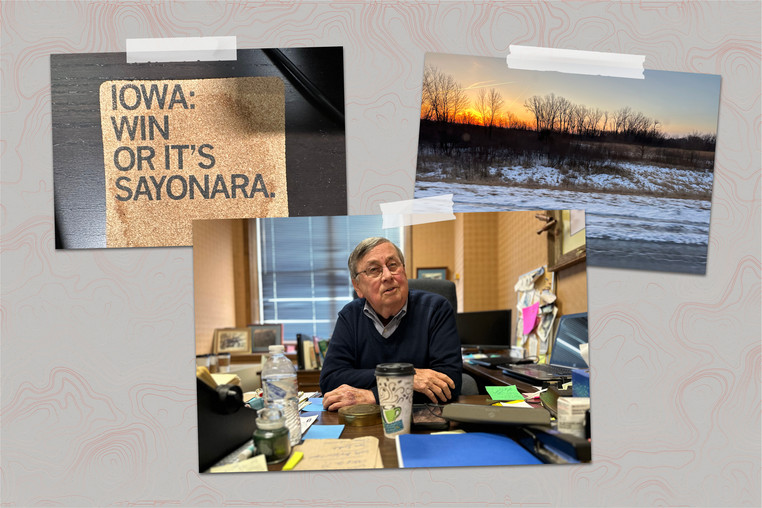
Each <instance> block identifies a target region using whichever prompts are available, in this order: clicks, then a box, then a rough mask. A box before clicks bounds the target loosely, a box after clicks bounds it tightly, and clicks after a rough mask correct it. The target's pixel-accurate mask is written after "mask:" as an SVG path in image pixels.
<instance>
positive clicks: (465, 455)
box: [396, 432, 542, 467]
mask: <svg viewBox="0 0 762 508" xmlns="http://www.w3.org/2000/svg"><path fill="white" fill-rule="evenodd" d="M396 440H397V461H398V462H399V467H459V466H514V465H519V464H542V461H541V460H540V459H538V458H537V457H535V456H534V455H532V454H531V453H530V452H528V451H527V450H525V449H524V448H523V447H522V446H521V445H520V444H518V443H517V442H516V441H514V440H513V439H511V438H509V437H506V436H501V435H499V434H489V433H485V432H470V433H465V434H436V435H431V434H403V435H401V436H397V437H396Z"/></svg>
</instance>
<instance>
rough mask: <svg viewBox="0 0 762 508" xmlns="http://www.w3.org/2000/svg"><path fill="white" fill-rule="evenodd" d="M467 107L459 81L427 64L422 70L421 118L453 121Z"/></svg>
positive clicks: (464, 94) (466, 100) (466, 99)
mask: <svg viewBox="0 0 762 508" xmlns="http://www.w3.org/2000/svg"><path fill="white" fill-rule="evenodd" d="M466 108H468V98H467V97H466V93H465V91H464V90H463V88H462V87H461V86H460V83H458V82H456V81H455V78H453V77H452V76H450V75H449V74H445V73H443V72H441V71H439V70H438V69H437V68H436V67H434V66H432V65H427V66H426V68H425V69H424V71H423V89H422V91H421V118H422V119H424V120H434V121H437V122H453V121H455V120H456V119H457V118H458V115H459V114H460V113H461V112H462V111H463V110H465V109H466Z"/></svg>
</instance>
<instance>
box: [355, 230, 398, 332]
mask: <svg viewBox="0 0 762 508" xmlns="http://www.w3.org/2000/svg"><path fill="white" fill-rule="evenodd" d="M390 263H397V264H398V265H399V267H400V268H399V271H398V272H397V273H396V274H392V273H391V272H389V269H388V268H387V265H388V264H390ZM372 267H379V268H381V269H382V270H381V276H380V277H377V278H373V277H370V276H369V275H367V274H366V273H360V274H359V275H358V276H357V278H355V279H352V285H353V286H354V288H355V291H356V292H357V295H358V296H359V297H360V298H365V299H366V300H367V301H368V303H369V304H370V306H371V307H373V310H375V311H376V313H377V314H378V315H379V316H381V317H382V318H389V317H392V316H394V315H395V314H397V312H399V311H400V309H401V308H402V306H403V305H404V304H405V302H406V301H407V275H405V267H404V266H402V261H401V260H400V258H399V257H398V256H397V250H396V249H395V248H394V245H392V244H391V243H388V242H384V243H382V244H379V245H376V246H375V247H373V249H371V250H370V252H368V253H367V254H366V255H365V256H363V257H362V258H361V259H360V261H359V262H358V263H357V271H358V272H362V271H365V270H367V269H369V268H372Z"/></svg>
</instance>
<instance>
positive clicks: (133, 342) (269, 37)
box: [0, 1, 762, 506]
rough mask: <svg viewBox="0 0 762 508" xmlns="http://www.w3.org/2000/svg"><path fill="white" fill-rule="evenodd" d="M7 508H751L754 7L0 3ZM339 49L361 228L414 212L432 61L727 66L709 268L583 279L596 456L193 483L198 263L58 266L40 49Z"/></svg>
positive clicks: (105, 256) (756, 137)
mask: <svg viewBox="0 0 762 508" xmlns="http://www.w3.org/2000/svg"><path fill="white" fill-rule="evenodd" d="M1 9H2V11H1V12H2V117H1V118H2V143H0V150H1V151H2V203H1V205H0V227H1V228H2V229H1V231H2V239H1V240H0V253H1V254H2V309H1V310H2V323H1V325H0V330H1V331H2V401H0V428H1V429H2V430H1V432H2V435H1V437H2V465H1V466H2V468H1V470H0V472H1V475H2V485H1V488H2V490H1V491H0V492H1V494H0V495H1V496H2V504H4V505H6V504H7V505H24V506H26V505H41V504H46V505H48V504H57V505H111V504H117V505H127V504H159V505H163V504H168V505H194V504H207V505H209V504H213V505H219V504H253V505H264V504H268V503H269V502H275V501H276V500H285V502H286V504H288V505H292V506H312V505H321V506H350V505H362V506H369V505H372V506H376V505H382V506H383V505H386V506H400V505H404V506H412V505H416V504H420V505H428V506H434V505H446V506H484V505H501V504H516V505H519V504H520V505H531V506H545V505H584V506H592V505H598V506H611V505H665V504H666V505H711V506H727V505H752V506H759V505H760V503H761V502H762V500H761V499H760V427H761V426H760V366H761V365H762V362H761V361H760V360H761V358H760V356H761V355H760V336H761V324H760V292H761V289H760V250H761V246H760V236H761V235H760V232H761V231H762V224H760V204H761V202H762V199H761V197H760V134H761V130H762V129H760V95H761V94H760V82H761V81H760V3H759V2H756V1H755V2H747V3H742V2H739V3H731V2H718V3H710V2H698V1H697V2H680V3H657V2H645V3H639V2H638V3H629V2H620V3H613V2H612V3H609V2H601V3H596V2H573V3H569V4H566V3H564V4H562V3H544V2H516V3H504V4H503V3H490V4H471V3H455V2H445V3H441V4H440V3H431V4H397V3H391V2H380V3H375V4H359V3H331V4H328V3H319V4H307V5H289V4H283V5H280V4H275V5H269V4H268V5H262V4H255V3H249V4H245V3H236V4H230V5H223V4H219V5H218V4H216V3H209V4H207V3H197V2H192V3H181V4H174V3H173V4H165V3H154V2H152V3H137V4H128V5H116V4H100V3H98V4H95V3H89V2H88V3H86V2H82V3H64V2H57V3H51V4H43V3H22V2H3V3H2V7H1ZM202 35H235V36H237V37H238V45H239V47H246V48H257V47H288V46H312V45H315V46H327V45H342V46H344V59H345V86H346V116H347V123H346V127H347V161H348V168H347V169H348V189H349V194H350V197H349V210H350V213H376V212H378V211H379V208H378V205H379V203H382V202H384V201H389V200H398V199H409V198H411V197H412V191H413V178H414V164H415V157H416V145H417V129H418V109H419V96H420V86H421V77H422V72H423V68H422V66H423V57H424V53H425V52H427V51H430V52H442V53H466V54H474V55H487V56H501V55H505V54H506V52H507V50H508V45H509V44H522V45H530V46H546V47H558V48H569V49H583V50H595V51H608V52H617V53H633V54H644V55H645V56H646V59H645V66H646V67H647V68H651V69H662V70H674V71H685V72H701V73H715V74H721V75H722V78H723V81H722V100H721V105H720V125H719V134H718V141H719V143H718V150H717V163H716V173H715V186H714V198H713V209H712V219H711V220H712V222H711V233H710V242H709V257H708V265H707V273H706V275H705V276H688V275H676V274H664V273H648V272H634V271H622V270H610V269H595V268H591V269H589V272H588V289H589V309H590V318H591V330H590V331H591V335H590V345H591V357H592V358H593V362H594V365H595V367H594V369H593V375H592V392H593V408H592V409H593V434H594V437H595V442H594V445H593V454H594V455H593V463H592V464H589V465H584V466H576V467H575V466H572V467H568V466H567V467H560V466H546V467H512V468H498V467H487V468H470V469H458V468H444V469H431V470H402V471H393V470H390V471H377V472H326V473H293V474H281V473H277V474H267V475H261V476H258V475H251V474H239V475H216V476H209V475H205V476H201V475H199V473H198V472H197V462H196V428H195V425H196V423H195V420H196V416H195V403H194V394H195V385H194V374H193V372H194V368H193V365H194V358H193V357H194V344H193V334H194V330H193V291H192V284H193V279H192V266H191V265H192V263H191V259H192V258H191V250H190V248H155V249H113V250H105V249H104V250H81V251H59V252H56V251H55V249H54V239H53V188H52V185H53V171H52V156H51V154H52V149H51V143H52V141H51V125H50V123H51V119H50V75H49V74H50V71H49V55H50V54H51V53H65V52H76V53H82V52H103V51H109V52H111V51H124V50H125V39H126V38H137V37H172V36H202Z"/></svg>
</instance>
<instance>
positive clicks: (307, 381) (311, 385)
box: [296, 369, 320, 392]
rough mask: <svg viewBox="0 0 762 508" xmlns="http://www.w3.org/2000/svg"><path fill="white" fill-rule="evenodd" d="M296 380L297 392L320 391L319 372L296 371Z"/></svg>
mask: <svg viewBox="0 0 762 508" xmlns="http://www.w3.org/2000/svg"><path fill="white" fill-rule="evenodd" d="M296 379H297V382H298V383H299V390H301V391H303V392H319V391H320V371H319V370H317V369H315V370H301V369H297V371H296Z"/></svg>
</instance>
